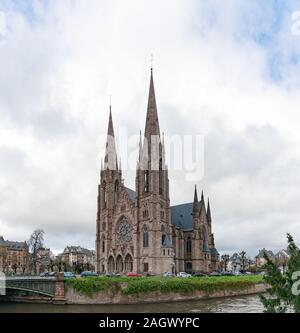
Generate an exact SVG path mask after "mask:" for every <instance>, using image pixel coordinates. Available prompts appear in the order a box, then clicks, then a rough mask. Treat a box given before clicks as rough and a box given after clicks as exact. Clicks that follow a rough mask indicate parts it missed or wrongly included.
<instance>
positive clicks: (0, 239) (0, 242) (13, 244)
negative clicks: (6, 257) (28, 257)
mask: <svg viewBox="0 0 300 333" xmlns="http://www.w3.org/2000/svg"><path fill="white" fill-rule="evenodd" d="M0 246H7V247H11V248H16V249H22V248H24V247H25V246H26V243H25V242H11V241H6V240H4V238H3V237H2V236H1V237H0Z"/></svg>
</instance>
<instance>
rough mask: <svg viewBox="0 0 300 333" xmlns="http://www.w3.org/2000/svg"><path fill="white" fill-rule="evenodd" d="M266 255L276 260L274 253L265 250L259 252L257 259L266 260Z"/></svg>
mask: <svg viewBox="0 0 300 333" xmlns="http://www.w3.org/2000/svg"><path fill="white" fill-rule="evenodd" d="M264 254H266V255H267V256H268V257H269V258H274V253H273V252H272V251H268V250H266V249H265V248H263V249H262V250H259V252H258V255H257V256H256V257H257V258H264Z"/></svg>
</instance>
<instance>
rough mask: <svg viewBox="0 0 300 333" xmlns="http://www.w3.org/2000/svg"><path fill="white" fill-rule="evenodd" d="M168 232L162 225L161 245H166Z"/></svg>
mask: <svg viewBox="0 0 300 333" xmlns="http://www.w3.org/2000/svg"><path fill="white" fill-rule="evenodd" d="M166 237H167V235H166V231H165V227H164V226H163V225H162V226H161V245H165V241H166Z"/></svg>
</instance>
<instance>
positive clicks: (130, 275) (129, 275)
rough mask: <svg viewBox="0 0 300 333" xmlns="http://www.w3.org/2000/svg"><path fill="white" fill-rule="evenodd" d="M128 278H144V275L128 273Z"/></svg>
mask: <svg viewBox="0 0 300 333" xmlns="http://www.w3.org/2000/svg"><path fill="white" fill-rule="evenodd" d="M127 276H128V277H142V276H143V274H138V273H128V274H127Z"/></svg>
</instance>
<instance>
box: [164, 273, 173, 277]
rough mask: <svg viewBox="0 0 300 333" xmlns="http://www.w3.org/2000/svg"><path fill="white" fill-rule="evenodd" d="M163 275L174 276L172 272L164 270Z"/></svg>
mask: <svg viewBox="0 0 300 333" xmlns="http://www.w3.org/2000/svg"><path fill="white" fill-rule="evenodd" d="M163 276H164V277H173V276H174V274H173V273H171V272H166V273H164V275H163Z"/></svg>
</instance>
